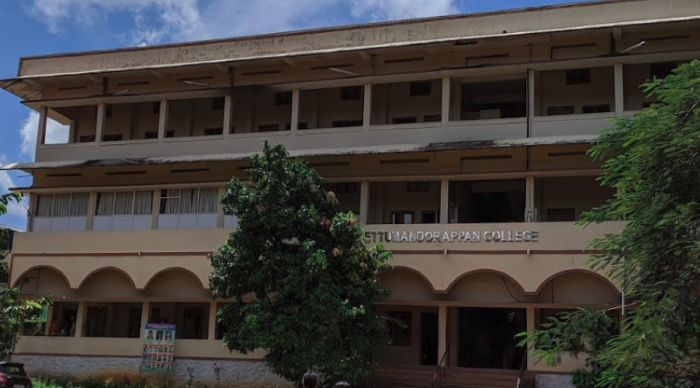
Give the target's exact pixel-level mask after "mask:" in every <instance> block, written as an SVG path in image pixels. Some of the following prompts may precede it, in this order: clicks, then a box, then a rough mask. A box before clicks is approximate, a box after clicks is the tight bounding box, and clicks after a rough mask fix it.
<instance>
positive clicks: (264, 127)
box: [258, 124, 280, 132]
mask: <svg viewBox="0 0 700 388" xmlns="http://www.w3.org/2000/svg"><path fill="white" fill-rule="evenodd" d="M279 130H280V125H279V124H260V125H258V132H277V131H279Z"/></svg>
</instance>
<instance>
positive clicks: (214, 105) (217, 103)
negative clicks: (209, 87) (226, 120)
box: [211, 97, 226, 110]
mask: <svg viewBox="0 0 700 388" xmlns="http://www.w3.org/2000/svg"><path fill="white" fill-rule="evenodd" d="M225 104H226V99H225V98H224V97H214V98H212V99H211V110H224V105H225Z"/></svg>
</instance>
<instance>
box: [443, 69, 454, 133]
mask: <svg viewBox="0 0 700 388" xmlns="http://www.w3.org/2000/svg"><path fill="white" fill-rule="evenodd" d="M451 87H452V82H451V79H450V77H447V76H446V77H442V111H441V115H442V116H441V117H442V126H443V127H446V126H447V123H448V122H449V121H450V95H451V92H450V89H451Z"/></svg>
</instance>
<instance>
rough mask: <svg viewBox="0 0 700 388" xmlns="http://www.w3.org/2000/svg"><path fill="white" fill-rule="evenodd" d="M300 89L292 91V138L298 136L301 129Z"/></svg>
mask: <svg viewBox="0 0 700 388" xmlns="http://www.w3.org/2000/svg"><path fill="white" fill-rule="evenodd" d="M299 94H300V93H299V89H294V90H292V123H291V129H292V136H294V135H296V132H297V129H299Z"/></svg>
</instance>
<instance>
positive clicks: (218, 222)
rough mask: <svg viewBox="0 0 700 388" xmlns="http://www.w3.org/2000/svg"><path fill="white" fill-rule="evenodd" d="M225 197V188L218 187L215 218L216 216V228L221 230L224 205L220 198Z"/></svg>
mask: <svg viewBox="0 0 700 388" xmlns="http://www.w3.org/2000/svg"><path fill="white" fill-rule="evenodd" d="M224 195H226V188H225V187H220V188H219V201H218V205H217V207H216V208H217V212H216V214H217V216H216V227H217V228H223V227H224V216H225V214H224V204H222V203H221V198H222V197H223V196H224Z"/></svg>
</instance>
